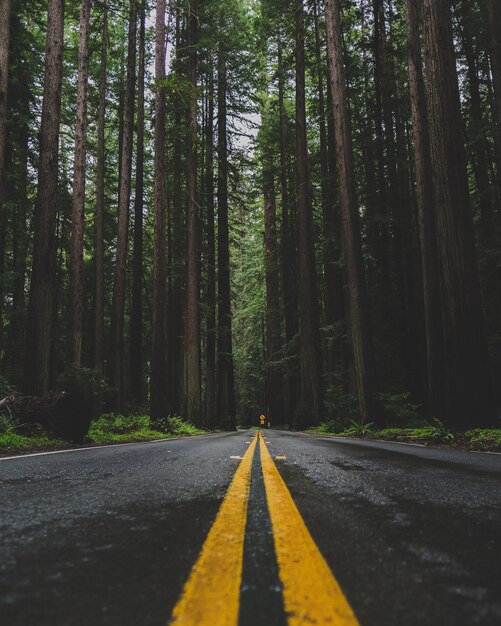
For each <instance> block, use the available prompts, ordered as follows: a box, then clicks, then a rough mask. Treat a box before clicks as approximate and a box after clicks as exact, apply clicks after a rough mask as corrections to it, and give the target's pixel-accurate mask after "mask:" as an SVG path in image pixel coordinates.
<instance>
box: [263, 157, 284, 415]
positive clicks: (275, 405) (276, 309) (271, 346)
mask: <svg viewBox="0 0 501 626" xmlns="http://www.w3.org/2000/svg"><path fill="white" fill-rule="evenodd" d="M269 157H271V155H269ZM269 157H268V158H267V157H266V156H265V157H264V171H263V185H264V263H265V272H266V408H267V417H268V419H269V420H271V423H272V424H282V422H283V417H284V415H283V401H284V398H283V375H282V367H281V365H280V359H281V347H282V346H281V337H280V298H279V293H280V287H279V285H280V276H279V272H278V244H277V224H276V200H275V181H274V178H273V171H272V169H271V167H272V162H271V163H270V158H269Z"/></svg>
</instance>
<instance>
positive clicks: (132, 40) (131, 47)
mask: <svg viewBox="0 0 501 626" xmlns="http://www.w3.org/2000/svg"><path fill="white" fill-rule="evenodd" d="M136 34H137V0H130V11H129V39H128V49H127V79H126V87H125V102H124V114H123V139H122V157H121V170H120V184H119V191H118V237H117V252H116V260H115V279H114V286H113V303H112V315H111V380H112V384H113V386H114V388H115V393H116V396H115V408H116V410H117V411H121V410H122V409H123V405H124V357H125V355H124V322H125V319H124V318H125V281H126V272H127V242H128V226H129V202H130V189H131V174H132V144H133V126H134V92H135V83H136Z"/></svg>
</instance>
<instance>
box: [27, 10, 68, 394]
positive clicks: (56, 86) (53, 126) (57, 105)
mask: <svg viewBox="0 0 501 626" xmlns="http://www.w3.org/2000/svg"><path fill="white" fill-rule="evenodd" d="M63 31H64V2H63V0H49V5H48V24H47V43H46V51H45V74H44V93H43V105H42V118H41V127H40V156H39V169H38V188H37V200H36V206H35V219H34V222H35V223H34V226H35V235H34V242H33V261H32V271H31V287H30V303H29V311H28V336H27V346H29V349H27V350H26V355H25V371H24V389H25V392H26V393H28V394H32V395H36V394H39V393H44V392H45V391H47V389H48V386H49V371H50V346H51V339H52V328H51V320H52V301H53V300H52V299H53V286H54V278H55V262H56V241H55V222H56V207H57V193H58V161H59V119H60V114H61V88H62V76H63Z"/></svg>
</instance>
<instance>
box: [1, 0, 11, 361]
mask: <svg viewBox="0 0 501 626" xmlns="http://www.w3.org/2000/svg"><path fill="white" fill-rule="evenodd" d="M9 43H10V0H0V351H1V350H2V347H3V337H2V335H3V308H4V275H5V235H6V232H5V231H6V227H7V207H6V204H5V197H6V196H5V185H6V180H5V138H6V127H7V89H8V84H9Z"/></svg>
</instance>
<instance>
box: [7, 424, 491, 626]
mask: <svg viewBox="0 0 501 626" xmlns="http://www.w3.org/2000/svg"><path fill="white" fill-rule="evenodd" d="M264 435H265V436H264V437H263V438H262V441H261V440H259V441H258V438H255V432H254V431H245V432H243V431H240V432H238V433H231V434H221V435H209V436H203V437H195V438H189V439H182V440H167V441H162V442H158V443H147V444H133V445H124V446H113V447H103V448H94V449H82V450H78V451H69V452H62V453H56V454H53V453H51V454H42V455H34V456H24V457H18V458H15V459H2V460H0V623H1V624H2V625H3V626H32V625H33V626H34V625H36V626H45V625H46V626H73V625H75V626H84V625H85V626H100V625H103V626H104V625H106V626H108V625H109V626H114V625H115V624H116V625H120V626H132V625H134V626H165V625H166V624H168V623H169V621H171V620H172V618H171V616H172V615H173V612H174V615H175V618H174V622H173V623H179V624H181V623H182V624H190V623H193V624H199V626H216V624H215V623H214V621H211V622H208V623H207V624H206V623H205V622H206V621H207V620H206V619H205V618H200V615H205V613H204V611H205V609H203V608H200V607H201V606H202V607H203V605H199V606H198V608H197V603H200V602H204V601H205V602H212V600H211V595H210V594H211V593H216V594H220V597H219V598H215V599H214V601H213V603H215V604H217V603H218V602H220V605H218V607H219V608H218V614H220V615H221V616H222V617H221V623H226V624H228V625H230V624H232V623H233V624H235V626H236V624H237V623H238V624H239V626H247V625H248V626H250V625H252V626H285V625H286V624H287V625H291V626H296V625H299V624H303V623H304V624H311V623H318V624H327V623H331V624H332V625H333V626H335V625H336V624H340V625H341V624H342V625H343V626H344V625H347V624H360V625H361V626H407V625H409V626H412V625H418V624H419V625H423V624H426V625H430V626H431V625H436V626H449V625H450V626H463V625H464V626H471V625H473V624H485V625H493V626H494V625H496V626H498V625H499V624H501V455H494V454H492V455H491V454H482V453H467V452H456V451H447V450H437V449H429V448H423V447H419V446H409V445H398V444H389V443H388V444H386V443H375V442H371V443H369V442H356V441H348V440H339V439H333V438H327V437H314V436H308V435H301V434H295V433H288V432H280V431H273V430H272V431H264ZM266 442H269V443H266ZM276 468H278V471H279V474H280V475H281V476H282V478H283V480H284V481H285V485H286V486H285V485H283V483H281V479H280V475H279V474H278V473H277V472H276ZM287 489H288V490H287ZM289 492H290V496H292V499H291V498H290V496H289ZM227 493H228V495H227V496H226V498H225V494H227ZM223 499H224V500H223ZM294 503H295V504H294ZM295 506H297V510H298V511H299V513H298V512H297V511H296V510H295ZM218 511H219V514H218ZM215 520H216V521H215ZM304 525H306V527H307V529H308V530H306V527H305V526H304ZM211 528H212V530H211ZM209 531H210V532H209ZM308 531H309V532H308ZM308 542H310V543H308ZM242 555H243V556H242ZM320 555H323V557H322V556H320ZM324 559H325V560H324ZM325 563H327V564H328V567H327V566H326V564H325ZM195 564H196V566H195V567H194V565H195ZM294 568H295V569H294ZM322 568H324V569H322ZM329 568H330V571H329ZM197 577H198V581H197ZM225 577H226V578H225ZM197 585H198V586H197ZM312 587H314V588H315V589H317V587H318V598H312V597H311V588H312ZM211 590H212V591H211ZM232 590H233V591H232ZM225 594H226V595H225ZM309 594H310V596H309ZM322 594H323V595H322ZM307 596H309V597H307ZM325 598H327V600H325ZM331 599H332V602H333V603H338V604H339V606H340V607H341V608H339V610H338V608H336V607H334V608H333V609H332V615H329V616H327V617H325V615H324V616H323V617H322V615H321V613H322V611H324V613H325V612H326V611H329V610H331V609H330V608H329V607H330V606H331V605H330V604H329V603H330V602H331ZM190 602H191V604H190ZM308 602H309V603H310V604H308ZM206 606H207V605H206ZM333 606H334V605H333ZM175 607H176V608H175ZM326 607H327V608H326ZM197 610H199V611H201V613H199V614H198V617H196V615H197V613H196V611H197ZM231 611H233V613H231ZM315 611H320V613H318V614H316V613H315ZM232 615H233V617H232ZM331 617H332V620H331V621H329V620H330V619H331ZM204 619H205V622H204V621H203V620H204ZM225 620H226V621H225ZM343 620H344V621H343Z"/></svg>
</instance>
